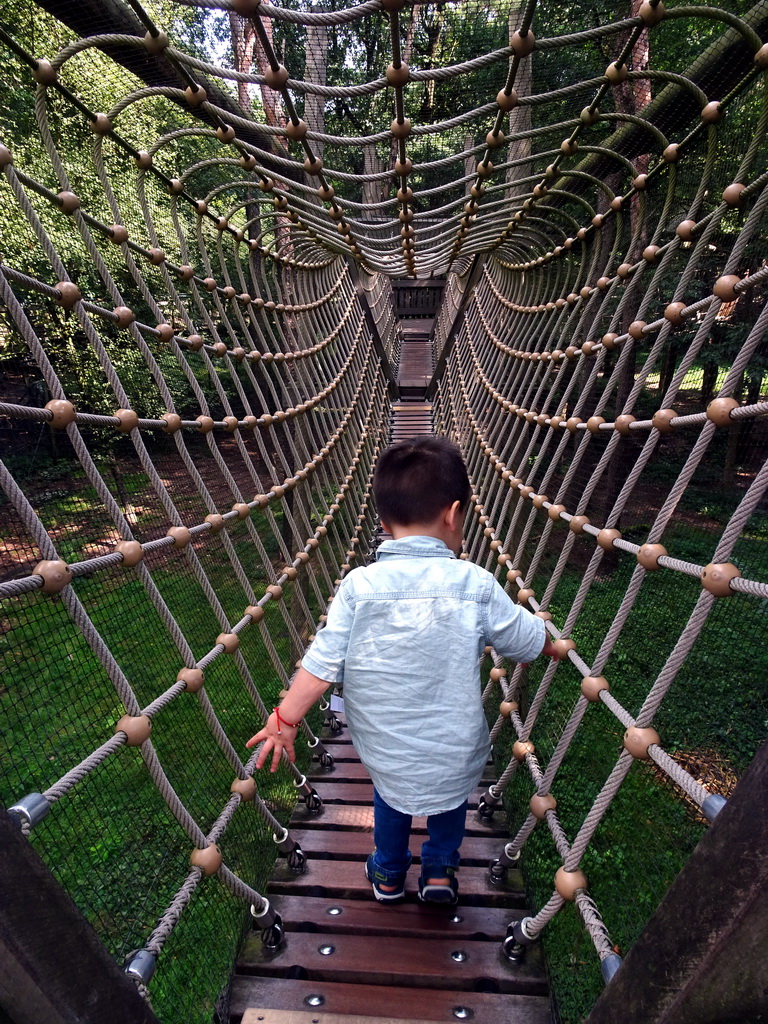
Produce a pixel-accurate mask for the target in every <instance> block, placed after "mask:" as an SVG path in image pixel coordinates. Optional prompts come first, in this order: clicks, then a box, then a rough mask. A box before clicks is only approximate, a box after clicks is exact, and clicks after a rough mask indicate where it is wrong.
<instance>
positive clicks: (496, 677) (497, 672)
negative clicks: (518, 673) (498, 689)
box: [489, 668, 507, 683]
mask: <svg viewBox="0 0 768 1024" xmlns="http://www.w3.org/2000/svg"><path fill="white" fill-rule="evenodd" d="M489 675H490V679H491V681H492V682H494V683H499V682H501V680H502V679H504V678H506V675H507V673H506V672H505V670H504V669H503V668H492V669H491V671H490V674H489Z"/></svg>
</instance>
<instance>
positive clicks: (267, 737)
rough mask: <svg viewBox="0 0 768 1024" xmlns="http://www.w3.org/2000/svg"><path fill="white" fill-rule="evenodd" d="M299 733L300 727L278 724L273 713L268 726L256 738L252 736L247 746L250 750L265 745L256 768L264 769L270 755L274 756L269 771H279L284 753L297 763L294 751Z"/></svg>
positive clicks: (257, 759) (260, 752)
mask: <svg viewBox="0 0 768 1024" xmlns="http://www.w3.org/2000/svg"><path fill="white" fill-rule="evenodd" d="M298 731H299V729H298V726H295V725H288V724H287V723H286V722H279V723H278V720H277V715H276V714H275V713H274V711H273V712H272V714H271V715H270V716H269V718H268V719H267V724H266V725H265V726H264V728H263V729H260V730H259V732H257V733H256V735H255V736H251V738H250V739H249V740H248V742H247V743H246V744H245V745H246V747H248V748H249V749H250V748H251V747H255V746H256V745H257V744H258V743H263V744H264V746H263V747H262V748H261V750H260V751H259V756H258V757H257V758H256V768H263V767H264V765H265V764H266V762H267V760H268V759H269V755H270V753H271V754H272V764H271V766H270V769H269V770H270V771H271V772H276V771H277V766H278V765H279V764H280V758H281V757H282V755H283V751H285V752H286V754H287V755H288V760H289V761H291V762H293V761H295V760H296V751H295V750H294V749H293V742H294V740H295V739H296V734H297V733H298Z"/></svg>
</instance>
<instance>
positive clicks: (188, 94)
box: [184, 85, 208, 107]
mask: <svg viewBox="0 0 768 1024" xmlns="http://www.w3.org/2000/svg"><path fill="white" fill-rule="evenodd" d="M184 97H185V99H186V101H187V103H188V104H189V105H190V107H200V106H202V104H203V103H205V101H206V100H207V99H208V93H207V92H206V91H205V89H204V88H203V87H202V86H201V85H188V86H187V88H186V89H185V90H184Z"/></svg>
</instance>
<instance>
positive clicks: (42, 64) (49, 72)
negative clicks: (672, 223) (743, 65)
mask: <svg viewBox="0 0 768 1024" xmlns="http://www.w3.org/2000/svg"><path fill="white" fill-rule="evenodd" d="M755 60H757V57H755ZM32 77H33V78H34V79H35V81H36V82H37V83H38V84H39V85H53V84H54V83H55V82H56V79H57V78H58V73H57V71H56V68H55V67H54V66H53V64H51V62H50V61H49V60H38V61H37V62H36V64H35V67H34V69H33V71H32Z"/></svg>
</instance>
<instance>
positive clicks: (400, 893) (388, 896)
mask: <svg viewBox="0 0 768 1024" xmlns="http://www.w3.org/2000/svg"><path fill="white" fill-rule="evenodd" d="M365 877H366V878H367V879H368V881H369V882H370V883H371V888H372V889H373V895H374V896H375V897H376V899H377V900H378V902H379V903H394V902H396V901H397V900H402V899H404V898H405V875H402V876H401V877H400V878H397V879H394V880H387V878H385V876H384V875H382V874H381V873H380V872H378V871H377V870H376V868H375V866H374V863H373V854H371V855H370V856H369V857H368V860H367V861H366V862H365ZM382 885H386V886H390V885H392V886H396V888H394V889H393V890H392V891H391V892H387V891H385V890H384V889H382V888H381V886H382Z"/></svg>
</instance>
